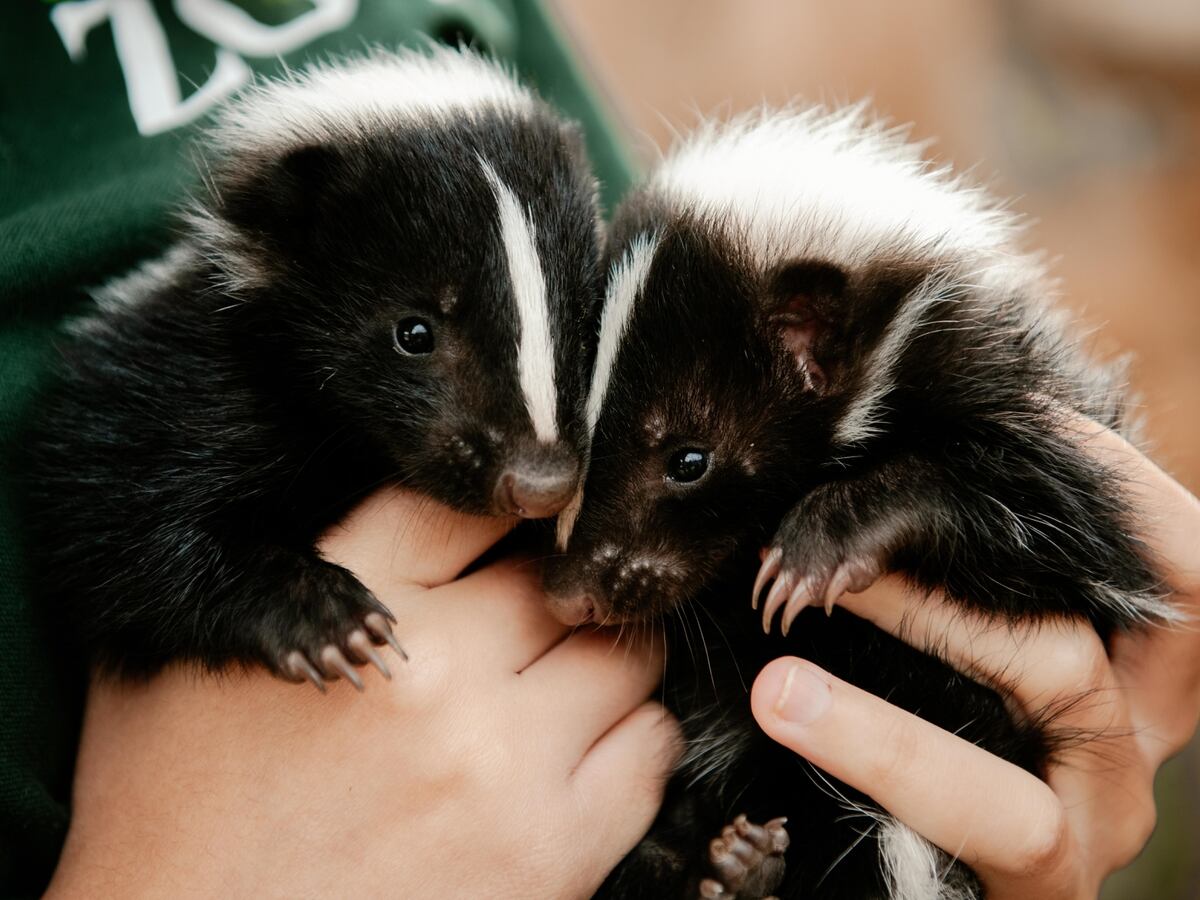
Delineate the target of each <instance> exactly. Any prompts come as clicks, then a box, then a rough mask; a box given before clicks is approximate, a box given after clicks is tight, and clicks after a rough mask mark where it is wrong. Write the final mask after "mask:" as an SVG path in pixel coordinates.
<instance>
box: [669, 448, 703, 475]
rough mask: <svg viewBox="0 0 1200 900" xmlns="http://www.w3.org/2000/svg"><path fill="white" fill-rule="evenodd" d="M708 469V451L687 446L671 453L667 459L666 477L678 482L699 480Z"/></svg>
mask: <svg viewBox="0 0 1200 900" xmlns="http://www.w3.org/2000/svg"><path fill="white" fill-rule="evenodd" d="M707 471H708V453H707V452H705V451H704V450H697V449H696V448H695V447H689V448H688V449H686V450H680V451H678V452H676V453H675V454H673V455H672V456H671V458H670V459H669V460H667V478H668V480H670V481H674V482H677V483H679V484H689V483H691V482H693V481H699V480H700V478H701V477H703V475H704V473H705V472H707Z"/></svg>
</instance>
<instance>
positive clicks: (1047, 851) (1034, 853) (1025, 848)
mask: <svg viewBox="0 0 1200 900" xmlns="http://www.w3.org/2000/svg"><path fill="white" fill-rule="evenodd" d="M1070 846H1071V830H1070V825H1069V823H1068V821H1067V814H1066V810H1065V809H1063V807H1062V804H1060V803H1058V802H1057V801H1054V802H1052V803H1048V804H1047V805H1046V809H1045V810H1044V811H1043V813H1042V814H1041V815H1040V816H1038V817H1037V819H1036V821H1035V822H1034V823H1033V824H1032V825H1031V827H1030V828H1029V830H1028V831H1027V832H1026V833H1025V836H1024V841H1023V843H1022V844H1021V845H1020V847H1019V848H1018V849H1017V852H1016V853H1014V854H1013V862H1014V863H1015V866H1014V868H1015V869H1016V871H1018V872H1020V873H1021V874H1025V875H1030V874H1043V873H1047V872H1051V871H1053V870H1055V869H1057V868H1059V867H1060V866H1061V865H1062V864H1063V862H1064V861H1065V860H1066V857H1067V854H1068V850H1069V848H1070Z"/></svg>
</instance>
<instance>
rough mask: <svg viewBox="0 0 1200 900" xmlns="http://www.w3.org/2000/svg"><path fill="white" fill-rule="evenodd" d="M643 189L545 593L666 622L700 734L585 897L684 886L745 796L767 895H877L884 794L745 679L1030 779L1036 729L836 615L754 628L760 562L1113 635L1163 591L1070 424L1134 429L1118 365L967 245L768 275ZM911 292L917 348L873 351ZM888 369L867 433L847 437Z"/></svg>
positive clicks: (1045, 744)
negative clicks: (611, 337)
mask: <svg viewBox="0 0 1200 900" xmlns="http://www.w3.org/2000/svg"><path fill="white" fill-rule="evenodd" d="M812 177H813V178H814V179H819V178H820V177H821V173H819V172H816V173H813V175H812ZM923 177H924V176H923ZM654 184H655V182H654V181H653V179H652V180H651V186H650V187H648V188H646V189H645V190H643V191H642V192H640V193H639V194H637V195H635V196H634V197H632V198H630V199H629V200H628V201H626V204H625V206H624V207H623V208H622V209H619V210H618V212H617V216H616V221H615V223H614V232H613V246H612V250H611V258H612V260H614V261H618V260H620V259H622V257H623V254H624V253H625V252H626V251H627V249H628V248H629V247H631V246H632V245H633V244H634V241H635V239H636V238H638V237H639V236H644V235H651V234H652V235H656V236H657V239H658V245H657V250H656V252H655V255H654V259H653V263H652V265H651V267H650V269H649V272H648V275H647V277H646V279H645V282H644V286H643V289H642V291H641V293H640V294H639V296H638V299H637V303H636V305H635V306H634V309H633V313H632V316H631V318H630V319H629V322H628V327H627V330H626V331H625V337H624V340H623V343H622V344H621V348H620V354H619V356H618V357H617V361H616V365H615V368H614V373H613V376H612V380H611V383H610V384H609V388H608V392H607V395H606V398H605V403H604V407H603V410H602V413H601V415H600V419H599V422H598V425H597V428H596V431H595V434H594V437H593V444H592V457H591V464H590V469H589V472H588V475H587V480H586V483H585V492H584V503H583V506H582V509H581V511H580V513H579V516H578V518H577V520H576V521H575V523H574V527H573V530H572V531H571V534H570V539H569V544H568V546H567V551H566V553H565V554H562V555H559V556H558V557H556V558H554V559H551V560H550V561H549V563H548V565H547V570H546V584H547V588H548V590H549V592H550V593H551V604H552V608H555V609H556V610H558V611H559V612H560V614H563V611H564V610H567V611H568V612H567V613H566V615H570V616H574V618H575V619H576V620H579V619H583V620H585V621H586V620H588V619H595V620H596V621H600V622H623V621H636V620H642V619H646V618H651V617H654V618H657V617H662V616H665V617H666V619H667V621H668V622H669V623H674V627H673V633H674V637H675V641H674V649H673V650H672V654H671V657H670V660H669V662H668V670H667V674H666V698H667V701H668V706H669V707H671V708H672V709H673V710H674V711H675V712H676V713H678V714H679V715H680V716H681V718H682V719H683V721H684V723H685V730H686V732H687V735H688V738H689V740H690V742H691V748H692V749H691V752H690V753H689V754H688V756H687V758H686V759H685V761H684V763H683V765H682V766H681V768H680V770H679V771H678V773H677V775H676V776H675V779H674V780H673V782H672V784H671V786H670V790H669V796H668V801H667V804H666V805H665V807H664V809H663V811H662V814H661V816H660V818H659V821H658V823H657V824H656V825H655V827H654V829H653V830H652V831H651V833H650V835H649V836H648V837H647V838H646V840H645V841H644V842H643V844H642V845H641V846H640V847H638V848H637V849H636V850H635V851H634V852H633V853H632V854H631V855H630V856H629V857H628V858H627V859H626V861H625V862H624V863H623V864H622V866H621V867H619V868H618V869H617V870H616V871H615V872H614V873H613V875H612V877H611V878H610V880H609V882H608V883H607V884H606V886H605V888H604V889H603V890H602V891H601V894H600V895H601V896H604V897H619V898H629V897H647V898H648V897H695V896H697V893H696V891H697V885H698V882H699V880H700V878H702V877H704V876H705V875H706V874H709V871H710V870H709V866H708V861H707V859H706V854H707V845H708V841H709V839H710V838H713V837H714V836H716V834H717V833H718V831H719V830H720V829H721V826H722V825H723V824H725V823H726V822H729V821H730V820H731V818H732V817H733V816H734V815H735V814H737V813H746V814H748V815H749V816H750V817H751V819H757V821H759V822H762V821H765V820H766V819H770V818H773V817H777V816H787V817H788V826H787V827H788V830H789V831H790V832H791V843H790V848H789V849H788V851H787V854H786V861H787V872H786V875H785V877H784V880H783V883H782V884H781V885H780V886H779V887H778V889H777V891H776V893H777V894H778V895H779V896H780V897H782V898H785V900H786V898H810V897H812V898H817V897H820V898H825V897H828V898H882V897H885V896H887V891H888V886H887V885H886V884H885V880H884V876H883V874H882V867H881V865H880V860H879V856H878V853H879V850H878V847H877V842H876V841H875V840H874V836H873V832H872V829H873V826H874V825H875V822H874V821H873V820H872V819H871V818H870V817H869V816H865V815H856V814H852V815H850V816H847V815H846V808H845V807H846V806H847V805H856V806H859V807H862V808H865V809H868V810H870V809H875V807H874V806H873V804H872V803H871V801H870V800H869V798H867V797H864V796H861V795H859V794H856V793H855V792H853V791H850V790H849V789H848V788H846V787H845V786H844V785H839V784H835V783H833V782H832V781H831V780H830V779H828V778H827V777H826V776H824V775H823V774H822V773H819V772H817V771H815V770H812V769H810V768H808V767H806V766H804V765H802V764H801V763H800V762H799V761H798V760H797V758H796V757H795V756H794V754H792V753H791V752H790V751H787V750H784V749H782V748H780V747H778V746H776V745H774V744H773V743H772V742H770V741H769V740H767V739H766V738H765V737H763V736H762V735H761V733H760V732H759V731H758V729H757V728H756V726H755V725H754V723H753V721H752V719H751V717H750V713H749V704H748V696H747V686H748V684H749V683H750V681H751V680H752V679H753V677H754V675H755V674H757V672H758V671H759V669H761V667H762V666H763V665H764V664H765V663H766V662H768V661H770V660H771V659H774V658H776V657H778V656H782V655H787V654H798V655H800V656H804V657H806V658H808V659H812V660H813V661H815V662H816V663H818V664H819V665H822V666H824V667H826V668H827V669H828V670H830V671H831V672H833V673H834V674H835V675H838V676H839V677H842V678H845V679H847V680H849V681H851V682H854V683H856V684H858V685H861V686H862V687H864V688H866V689H868V690H870V691H872V692H874V693H876V694H878V695H880V696H883V697H886V698H887V699H889V700H890V701H891V702H893V703H896V704H898V705H899V706H901V707H903V708H905V709H908V710H911V711H913V712H915V713H917V714H919V715H921V716H923V717H925V718H927V719H929V720H930V721H933V722H935V723H936V724H938V725H940V726H942V727H944V728H947V729H950V730H954V731H959V732H960V733H962V734H963V735H964V736H965V737H967V738H968V739H969V740H973V741H975V742H976V743H978V744H980V745H981V746H983V747H986V748H987V749H989V750H991V751H993V752H995V753H997V754H999V755H1001V756H1003V757H1005V758H1006V759H1009V760H1011V761H1013V762H1014V763H1016V764H1018V765H1020V766H1022V767H1024V768H1026V769H1028V770H1030V771H1033V772H1040V771H1041V770H1042V769H1043V767H1044V766H1045V764H1046V762H1047V760H1048V758H1049V754H1050V753H1051V752H1052V749H1053V746H1054V742H1055V736H1054V733H1053V730H1052V728H1050V727H1049V726H1048V725H1047V723H1044V722H1038V723H1032V722H1031V723H1022V724H1018V723H1016V722H1014V721H1013V720H1012V719H1011V717H1010V714H1009V711H1008V710H1007V708H1006V706H1005V704H1004V701H1003V698H1001V697H1000V696H998V695H997V694H996V693H995V692H993V691H991V690H989V689H987V688H983V687H980V686H979V685H977V684H975V683H973V682H971V681H969V680H967V679H965V678H963V677H961V676H959V675H958V674H957V673H955V672H954V671H953V670H951V669H950V668H949V667H948V666H946V665H944V664H943V663H941V662H940V661H938V660H936V659H934V658H932V657H929V656H925V655H922V654H920V653H918V652H916V651H914V650H913V649H911V648H909V647H907V646H906V645H904V644H902V643H901V642H899V641H896V640H894V639H892V638H890V637H888V636H886V635H883V634H881V633H880V632H878V631H877V630H875V629H874V628H873V627H871V626H868V625H866V624H864V623H863V622H861V621H860V620H857V619H855V618H853V617H852V616H849V615H845V614H842V613H841V612H840V611H838V612H836V613H835V614H834V616H833V617H832V618H831V619H829V620H826V619H825V617H824V615H823V614H821V613H818V612H816V611H815V610H809V611H807V612H805V613H803V614H802V616H801V618H800V621H799V624H798V625H797V626H796V627H795V629H794V631H793V632H792V634H793V637H792V638H790V639H781V638H777V637H774V636H772V637H764V636H763V634H762V630H761V625H760V622H761V613H758V612H753V611H751V610H750V608H749V602H748V601H749V596H748V593H749V592H748V590H747V587H748V582H749V576H750V573H751V572H752V571H753V569H754V567H755V565H756V558H755V557H756V555H757V552H758V550H759V548H760V547H763V546H766V545H770V546H775V547H778V548H779V549H780V551H781V553H782V571H781V572H780V574H779V577H780V578H783V577H785V575H786V573H787V572H789V571H793V572H798V573H800V574H801V575H805V576H812V578H813V582H814V589H813V591H812V593H813V599H814V600H815V601H817V602H820V599H821V597H822V596H823V592H824V587H825V586H826V585H828V583H829V581H830V580H831V578H832V577H833V576H834V575H835V573H836V572H837V569H838V567H839V566H841V565H843V564H849V565H851V566H852V567H854V566H857V567H858V568H857V569H855V571H857V572H859V574H860V575H861V576H862V577H861V579H860V580H862V581H865V582H866V583H869V582H870V581H871V580H874V578H875V577H878V574H879V573H880V572H881V571H884V570H891V571H898V572H901V573H903V574H904V575H906V576H907V577H908V579H909V580H910V581H911V582H912V584H913V585H915V586H917V587H919V588H924V589H933V588H939V589H942V590H944V591H945V592H946V594H947V595H948V596H949V597H950V598H951V599H952V600H953V601H955V602H958V603H961V604H964V605H969V606H975V607H979V608H982V609H985V610H987V611H989V612H993V613H998V614H1001V615H1004V616H1007V617H1010V618H1012V619H1014V620H1019V619H1029V618H1037V617H1044V616H1053V615H1066V616H1076V617H1081V618H1084V619H1087V620H1089V621H1091V622H1092V623H1094V624H1095V626H1096V627H1097V628H1098V629H1100V631H1101V632H1102V633H1108V632H1109V631H1110V630H1111V629H1113V628H1120V627H1127V626H1130V625H1132V624H1134V622H1135V620H1137V619H1139V618H1153V617H1154V616H1155V615H1156V614H1157V613H1158V612H1161V611H1163V610H1164V609H1165V607H1162V606H1160V605H1158V599H1157V598H1158V597H1159V596H1160V595H1161V592H1162V590H1163V585H1162V583H1161V582H1160V579H1159V577H1158V575H1157V574H1156V572H1155V567H1154V565H1153V563H1152V561H1151V559H1150V558H1149V556H1148V553H1147V550H1146V548H1145V547H1144V546H1143V545H1142V544H1141V543H1140V542H1139V541H1138V540H1137V539H1136V538H1135V537H1134V536H1133V527H1132V526H1133V522H1132V519H1131V515H1130V512H1129V508H1128V506H1127V505H1126V502H1125V500H1124V498H1123V496H1122V493H1121V489H1120V488H1119V486H1118V480H1117V478H1116V477H1115V475H1114V474H1113V473H1111V472H1109V471H1107V470H1106V469H1105V468H1104V467H1103V466H1101V465H1100V464H1099V463H1097V462H1096V461H1095V460H1094V459H1093V458H1092V457H1090V456H1089V455H1088V454H1087V453H1086V452H1085V451H1084V450H1083V449H1082V448H1080V447H1079V446H1078V445H1077V444H1076V443H1075V442H1073V440H1072V439H1071V437H1070V436H1069V435H1070V431H1069V430H1068V427H1067V424H1066V414H1067V413H1068V412H1077V413H1081V414H1083V415H1085V416H1090V417H1091V418H1093V419H1095V420H1097V421H1099V422H1100V423H1102V424H1104V425H1106V426H1109V427H1112V428H1116V429H1118V430H1123V429H1125V428H1126V426H1127V422H1126V419H1125V404H1124V400H1123V398H1122V397H1121V395H1120V386H1119V384H1118V382H1117V377H1118V374H1119V373H1117V372H1116V371H1114V370H1111V369H1104V368H1102V367H1098V366H1094V365H1093V364H1092V363H1090V362H1089V361H1088V360H1087V359H1086V358H1085V357H1084V356H1083V355H1082V354H1081V352H1080V350H1079V349H1078V347H1077V345H1076V344H1075V342H1074V341H1073V340H1072V339H1071V338H1070V337H1068V336H1067V334H1066V333H1065V332H1064V331H1063V330H1062V329H1061V328H1060V327H1059V326H1058V325H1057V324H1056V323H1055V322H1054V321H1053V320H1051V319H1050V318H1048V314H1047V313H1046V312H1045V311H1044V310H1043V308H1042V306H1041V304H1042V302H1043V301H1044V298H1043V297H1040V296H1035V295H1034V291H1035V287H1034V285H1036V284H1038V283H1040V281H1039V279H1036V278H1032V279H1031V278H1028V277H1026V276H1027V275H1028V274H1029V273H1028V271H1025V270H1022V269H1020V268H1017V269H1015V270H1014V273H1015V274H1014V275H1013V276H1012V277H1011V278H1009V279H993V280H991V281H981V280H979V279H977V278H976V277H975V272H974V270H973V269H972V263H970V262H968V261H964V260H961V259H959V258H956V257H955V256H954V255H953V254H950V253H945V252H941V251H938V250H937V249H931V248H928V247H923V246H916V245H914V246H911V247H908V246H906V245H905V244H904V242H903V240H897V241H896V242H895V243H894V244H887V243H884V244H881V245H879V246H876V247H874V248H873V249H872V250H871V252H868V253H864V254H863V255H862V256H861V257H859V258H856V259H854V260H841V259H829V258H820V257H818V258H810V257H807V256H805V255H804V254H801V255H799V256H796V257H789V258H781V259H777V260H776V261H775V262H774V263H772V264H770V265H765V266H764V265H763V264H762V262H761V254H759V255H756V254H755V253H754V252H753V251H754V250H755V249H756V248H753V247H751V246H747V244H746V242H745V239H744V238H743V236H742V234H741V233H740V232H739V231H738V229H737V228H736V227H733V226H730V225H729V224H728V222H727V221H726V220H723V219H722V218H720V216H719V214H717V215H715V216H708V215H706V214H704V213H703V212H702V211H697V209H695V208H692V207H689V206H688V204H686V203H685V202H682V201H680V200H679V199H678V197H676V196H674V195H671V194H670V193H669V192H666V191H662V192H659V191H656V189H655V187H654ZM805 214H806V210H804V209H803V208H797V210H796V216H797V217H801V216H804V215H805ZM1026 262H1027V265H1028V266H1030V267H1032V268H1033V270H1034V271H1035V272H1036V271H1037V269H1036V264H1035V263H1034V262H1032V261H1028V260H1027V261H1026ZM917 302H920V303H922V304H923V307H922V311H921V312H920V314H919V316H918V319H917V322H918V325H917V327H914V328H913V329H912V333H911V336H910V337H909V339H907V340H905V341H903V342H902V343H901V344H900V346H898V347H897V348H896V350H895V353H894V354H893V355H892V356H891V357H890V358H889V359H887V360H880V359H878V358H876V357H874V356H873V354H874V352H875V351H876V349H877V348H880V347H881V346H884V344H883V341H884V336H885V335H886V334H887V330H888V328H889V326H890V325H891V324H892V323H894V322H896V321H897V320H898V318H899V317H900V316H901V315H902V313H903V311H904V310H906V309H908V308H909V306H910V305H911V304H914V303H917ZM912 311H913V310H912V309H910V310H909V312H912ZM885 363H886V366H887V368H888V371H889V373H890V374H889V378H888V381H887V385H888V386H887V388H886V391H885V395H884V396H883V402H881V403H880V404H879V405H878V409H877V416H876V418H875V419H874V421H873V427H872V428H871V429H870V432H869V433H867V434H862V435H860V436H858V437H856V438H855V439H853V440H849V441H847V440H843V439H841V438H839V437H838V433H839V423H842V422H843V421H844V420H845V418H846V416H847V413H848V411H849V410H851V409H852V408H853V407H854V404H855V402H856V401H859V400H861V398H862V397H863V396H865V394H866V392H867V390H868V389H869V387H870V385H871V383H872V378H873V377H876V376H878V374H879V370H880V367H881V366H882V365H884V364H885ZM686 448H701V449H703V450H705V451H708V452H709V453H711V459H710V462H709V468H708V471H707V472H706V474H705V475H704V476H703V477H702V478H700V479H699V480H697V481H695V482H694V483H686V484H681V483H676V482H673V481H671V480H670V479H669V478H667V477H666V475H665V473H666V472H667V466H668V462H669V460H670V459H671V457H672V455H673V454H675V453H677V452H679V451H680V450H682V449H686ZM580 597H584V598H586V602H581V601H580ZM1123 601H1128V602H1127V603H1126V602H1123ZM863 834H867V837H866V838H865V839H863V840H861V841H860V840H859V838H860V837H861V836H862V835H863ZM851 847H853V849H849V851H848V852H847V853H846V855H845V857H842V854H843V852H846V851H847V850H848V848H851ZM946 865H947V882H948V883H953V884H956V885H957V886H958V887H959V888H960V889H961V890H963V891H966V892H968V894H970V895H974V894H975V893H977V891H978V885H977V884H975V882H974V880H973V876H971V874H970V873H969V872H968V871H967V870H966V869H965V868H964V867H962V866H961V865H959V864H956V863H952V862H951V861H950V860H949V858H948V857H947V858H946ZM965 895H966V894H956V895H954V896H965ZM738 896H739V897H744V896H745V895H743V894H738Z"/></svg>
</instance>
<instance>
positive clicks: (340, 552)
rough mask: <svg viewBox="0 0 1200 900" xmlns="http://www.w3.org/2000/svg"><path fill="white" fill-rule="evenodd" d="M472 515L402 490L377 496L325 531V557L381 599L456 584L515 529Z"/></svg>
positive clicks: (505, 521) (511, 521) (510, 523)
mask: <svg viewBox="0 0 1200 900" xmlns="http://www.w3.org/2000/svg"><path fill="white" fill-rule="evenodd" d="M516 523H517V519H516V518H513V517H504V518H498V517H490V518H489V517H480V516H469V515H466V514H465V513H460V512H456V511H454V510H452V509H450V508H449V507H446V506H443V505H442V504H440V503H437V502H436V501H434V500H431V499H429V498H428V497H425V496H422V495H420V494H417V493H414V492H413V491H409V490H405V489H403V488H399V487H389V488H385V489H383V490H381V491H377V492H376V493H374V494H372V495H371V496H370V497H368V498H367V499H366V500H364V501H363V502H362V503H361V504H359V506H357V507H356V508H355V509H354V510H353V512H351V513H350V515H349V516H347V517H346V519H345V520H343V521H342V522H341V523H340V524H338V525H335V526H334V527H333V528H331V529H330V530H329V531H328V532H326V533H325V535H324V537H322V539H321V542H320V550H321V553H322V554H324V555H325V556H326V558H328V559H330V560H331V561H333V562H337V563H339V564H340V565H343V566H345V567H346V568H348V569H350V571H352V572H353V573H354V574H355V575H357V576H358V578H359V580H360V581H362V583H363V584H365V585H367V586H368V587H369V588H371V590H373V591H374V592H375V593H376V594H377V595H379V596H383V595H384V594H392V595H399V594H404V593H411V590H412V588H413V587H419V586H424V587H432V586H434V585H439V584H446V583H447V582H450V581H453V580H454V579H455V578H456V577H457V576H458V575H459V573H461V572H462V570H463V569H465V568H466V567H467V566H469V565H470V564H471V563H472V562H474V561H475V560H476V559H478V558H479V556H480V555H481V554H482V553H483V552H484V551H485V550H487V549H488V548H489V547H491V546H492V545H493V544H494V543H496V541H498V540H500V538H502V537H503V536H504V535H505V534H506V533H507V532H509V531H511V530H512V528H513V527H514V526H515V525H516Z"/></svg>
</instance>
